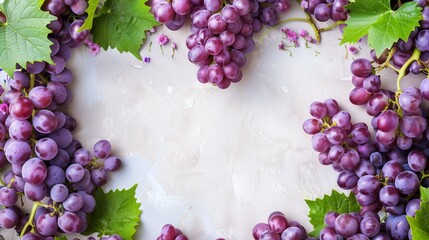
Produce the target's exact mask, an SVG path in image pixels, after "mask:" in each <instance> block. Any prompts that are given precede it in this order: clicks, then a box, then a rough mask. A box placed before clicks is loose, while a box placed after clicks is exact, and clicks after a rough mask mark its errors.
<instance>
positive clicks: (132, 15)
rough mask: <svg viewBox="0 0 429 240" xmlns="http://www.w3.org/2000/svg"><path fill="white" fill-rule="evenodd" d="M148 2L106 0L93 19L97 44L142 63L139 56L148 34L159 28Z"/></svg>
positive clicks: (139, 0)
mask: <svg viewBox="0 0 429 240" xmlns="http://www.w3.org/2000/svg"><path fill="white" fill-rule="evenodd" d="M145 1H146V0H107V1H106V2H105V3H104V6H103V7H102V8H101V10H100V11H99V15H98V16H97V17H95V18H94V23H93V28H92V31H91V32H92V35H93V37H94V42H96V43H98V44H99V45H100V46H101V47H102V48H103V49H104V50H106V49H107V48H109V47H111V48H116V49H117V50H118V51H119V52H124V51H125V52H130V53H131V54H133V55H134V56H135V57H136V58H137V59H139V60H141V59H142V58H141V56H140V53H139V52H140V48H141V46H142V45H143V43H144V40H145V39H146V31H147V30H150V29H152V28H153V27H154V26H157V25H159V23H158V22H157V21H156V20H155V18H154V17H153V15H152V14H151V13H150V12H149V10H150V8H149V7H148V6H147V5H145Z"/></svg>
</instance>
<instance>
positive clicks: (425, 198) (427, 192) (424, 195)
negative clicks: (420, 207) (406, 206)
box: [420, 187, 429, 202]
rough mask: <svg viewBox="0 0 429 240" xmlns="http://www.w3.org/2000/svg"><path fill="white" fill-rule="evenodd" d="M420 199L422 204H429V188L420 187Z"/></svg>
mask: <svg viewBox="0 0 429 240" xmlns="http://www.w3.org/2000/svg"><path fill="white" fill-rule="evenodd" d="M420 199H421V200H422V202H429V188H425V187H420Z"/></svg>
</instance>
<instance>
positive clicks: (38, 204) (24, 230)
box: [20, 202, 56, 237]
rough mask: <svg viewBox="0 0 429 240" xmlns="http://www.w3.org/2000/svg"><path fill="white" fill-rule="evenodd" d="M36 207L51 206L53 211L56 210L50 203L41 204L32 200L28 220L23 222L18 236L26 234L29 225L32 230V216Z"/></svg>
mask: <svg viewBox="0 0 429 240" xmlns="http://www.w3.org/2000/svg"><path fill="white" fill-rule="evenodd" d="M38 207H45V208H53V209H54V212H55V211H56V209H55V207H53V206H51V205H46V204H43V203H41V202H34V203H33V207H32V208H31V213H30V217H29V218H28V221H27V222H26V223H25V225H24V227H23V228H22V231H21V234H20V237H22V236H24V235H25V234H26V232H27V228H28V227H31V228H32V231H33V230H34V224H33V222H34V217H35V216H36V211H37V208H38Z"/></svg>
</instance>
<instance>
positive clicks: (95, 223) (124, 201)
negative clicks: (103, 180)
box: [83, 184, 142, 240]
mask: <svg viewBox="0 0 429 240" xmlns="http://www.w3.org/2000/svg"><path fill="white" fill-rule="evenodd" d="M136 188H137V184H136V185H134V186H133V187H131V188H130V189H128V190H115V191H109V192H107V193H105V192H104V191H103V190H102V189H101V188H98V189H97V190H96V191H95V193H94V197H95V201H96V203H97V205H96V206H95V209H94V211H93V212H92V213H91V214H89V215H88V223H89V226H88V228H87V229H86V230H85V232H84V233H83V234H84V235H89V234H92V233H98V234H99V236H100V237H101V236H103V235H112V234H119V235H120V236H121V237H122V239H124V240H132V239H133V235H134V233H135V232H136V226H137V225H138V224H139V223H140V214H141V213H142V211H141V210H140V205H141V204H140V203H138V202H137V199H136V198H135V194H136Z"/></svg>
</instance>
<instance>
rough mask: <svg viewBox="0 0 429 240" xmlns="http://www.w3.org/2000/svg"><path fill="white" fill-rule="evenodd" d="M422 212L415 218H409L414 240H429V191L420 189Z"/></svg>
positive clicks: (417, 212) (418, 212)
mask: <svg viewBox="0 0 429 240" xmlns="http://www.w3.org/2000/svg"><path fill="white" fill-rule="evenodd" d="M420 197H421V200H422V202H421V203H420V210H417V211H416V216H415V217H410V216H407V220H408V223H409V224H410V228H411V232H412V235H413V239H417V240H419V239H429V189H427V188H424V187H420Z"/></svg>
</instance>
